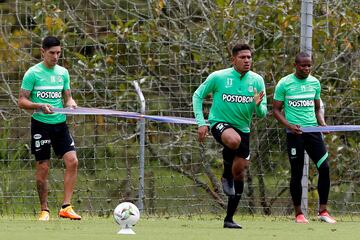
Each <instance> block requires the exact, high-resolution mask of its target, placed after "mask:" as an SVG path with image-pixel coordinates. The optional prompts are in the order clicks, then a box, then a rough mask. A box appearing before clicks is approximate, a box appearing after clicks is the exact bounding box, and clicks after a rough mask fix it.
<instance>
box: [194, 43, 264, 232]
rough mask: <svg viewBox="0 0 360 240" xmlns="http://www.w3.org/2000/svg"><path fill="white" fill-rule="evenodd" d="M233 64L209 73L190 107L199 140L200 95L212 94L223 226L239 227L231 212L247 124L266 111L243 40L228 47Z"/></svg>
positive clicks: (243, 164) (202, 132)
mask: <svg viewBox="0 0 360 240" xmlns="http://www.w3.org/2000/svg"><path fill="white" fill-rule="evenodd" d="M231 62H232V65H233V67H231V68H226V69H223V70H219V71H215V72H213V73H211V74H210V75H209V76H208V77H207V79H206V80H205V81H204V82H203V83H202V84H201V85H200V86H199V87H198V89H197V90H196V91H195V93H194V95H193V108H194V114H195V118H196V122H197V124H198V127H199V128H198V140H199V141H200V142H203V141H204V139H205V137H206V135H207V133H208V129H209V126H208V124H207V123H206V121H205V119H204V114H203V109H202V105H203V99H204V97H206V96H207V95H208V94H210V93H211V94H212V98H213V101H212V106H211V109H210V114H209V123H210V129H211V133H212V135H213V137H214V138H215V139H216V141H218V142H219V143H220V144H221V145H223V147H224V148H223V159H224V172H223V175H222V178H221V182H222V185H223V190H224V192H225V194H226V195H228V205H227V211H226V217H225V219H224V228H239V229H240V228H242V227H241V225H239V224H238V223H236V222H234V220H233V216H234V214H235V211H236V208H237V206H238V204H239V201H240V198H241V194H242V193H243V189H244V178H245V171H246V168H247V167H248V165H249V159H250V149H249V140H250V124H251V119H252V117H253V114H254V112H256V114H257V116H258V117H265V115H266V113H267V106H266V94H265V84H264V80H263V78H262V77H261V76H260V75H259V74H257V73H255V72H253V71H251V70H250V67H251V64H252V51H251V48H250V46H249V45H247V44H236V45H235V46H234V47H233V49H232V57H231Z"/></svg>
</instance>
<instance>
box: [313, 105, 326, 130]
mask: <svg viewBox="0 0 360 240" xmlns="http://www.w3.org/2000/svg"><path fill="white" fill-rule="evenodd" d="M314 103H315V115H316V120H317V122H318V124H319V126H326V122H325V119H324V116H323V114H322V112H321V102H320V99H315V100H314Z"/></svg>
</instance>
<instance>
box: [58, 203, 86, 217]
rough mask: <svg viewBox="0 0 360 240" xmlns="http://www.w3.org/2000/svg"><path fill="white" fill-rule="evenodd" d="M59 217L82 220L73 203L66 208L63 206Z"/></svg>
mask: <svg viewBox="0 0 360 240" xmlns="http://www.w3.org/2000/svg"><path fill="white" fill-rule="evenodd" d="M59 217H62V218H69V219H71V220H81V216H80V215H79V214H77V213H76V212H75V211H74V209H73V208H72V206H71V205H69V206H67V207H66V208H61V209H60V211H59Z"/></svg>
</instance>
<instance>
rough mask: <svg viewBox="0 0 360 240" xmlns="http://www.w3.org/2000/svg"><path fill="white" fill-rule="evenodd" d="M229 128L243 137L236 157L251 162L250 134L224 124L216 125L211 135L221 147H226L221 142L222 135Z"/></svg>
mask: <svg viewBox="0 0 360 240" xmlns="http://www.w3.org/2000/svg"><path fill="white" fill-rule="evenodd" d="M228 128H232V129H234V130H235V131H236V132H237V133H238V134H239V135H240V137H241V142H240V146H239V148H238V149H237V150H236V155H237V156H238V157H241V158H244V159H246V160H249V159H250V146H249V144H250V133H244V132H242V131H240V130H239V129H237V128H235V127H233V126H231V125H230V124H228V123H223V122H219V123H216V124H215V125H214V126H213V127H212V128H211V133H212V135H213V137H214V138H215V140H216V141H217V142H218V143H220V144H221V145H223V146H224V147H226V146H225V145H224V143H223V142H222V141H221V134H222V133H223V132H224V131H225V129H228Z"/></svg>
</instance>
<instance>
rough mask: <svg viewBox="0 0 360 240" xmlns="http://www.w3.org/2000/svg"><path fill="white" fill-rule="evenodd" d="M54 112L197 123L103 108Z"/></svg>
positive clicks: (55, 109)
mask: <svg viewBox="0 0 360 240" xmlns="http://www.w3.org/2000/svg"><path fill="white" fill-rule="evenodd" d="M53 111H54V112H56V113H62V114H67V115H106V116H113V117H124V118H135V119H140V118H145V119H149V120H152V121H158V122H165V123H178V124H196V121H195V119H193V118H183V117H168V116H154V115H143V114H140V113H136V112H123V111H115V110H109V109H101V108H83V107H77V108H54V109H53Z"/></svg>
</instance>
